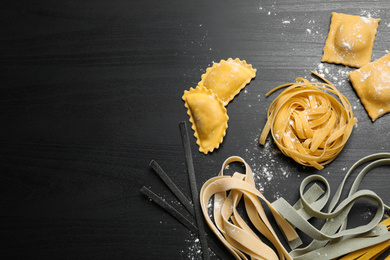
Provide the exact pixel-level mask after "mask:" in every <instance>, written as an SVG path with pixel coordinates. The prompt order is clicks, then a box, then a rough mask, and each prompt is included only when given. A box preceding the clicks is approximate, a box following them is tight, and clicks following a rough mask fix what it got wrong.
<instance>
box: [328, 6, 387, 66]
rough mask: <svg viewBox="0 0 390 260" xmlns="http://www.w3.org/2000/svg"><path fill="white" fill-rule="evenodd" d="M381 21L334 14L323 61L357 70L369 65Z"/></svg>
mask: <svg viewBox="0 0 390 260" xmlns="http://www.w3.org/2000/svg"><path fill="white" fill-rule="evenodd" d="M379 20H380V19H374V18H366V17H360V16H356V15H348V14H340V13H332V19H331V24H330V28H329V34H328V38H327V39H326V42H325V47H324V54H323V56H322V61H323V62H329V63H338V64H343V65H346V66H351V67H357V68H360V67H362V66H364V65H366V64H368V63H369V62H370V61H371V55H372V48H373V46H374V40H375V35H376V31H377V27H378V23H379Z"/></svg>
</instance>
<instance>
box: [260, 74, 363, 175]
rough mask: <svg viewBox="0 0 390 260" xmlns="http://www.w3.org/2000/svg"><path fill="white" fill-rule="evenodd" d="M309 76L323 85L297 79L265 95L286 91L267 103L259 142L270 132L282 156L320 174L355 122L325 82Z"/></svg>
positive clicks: (347, 105)
mask: <svg viewBox="0 0 390 260" xmlns="http://www.w3.org/2000/svg"><path fill="white" fill-rule="evenodd" d="M313 74H315V75H316V76H318V77H319V78H321V79H322V80H324V82H325V83H321V82H309V81H308V80H306V79H303V78H297V80H296V81H297V82H296V83H288V84H285V85H281V86H279V87H276V88H275V89H273V90H271V91H270V92H269V93H267V96H268V95H270V94H272V93H273V92H274V91H276V90H278V89H281V88H286V87H287V88H286V89H285V90H284V91H283V92H282V93H281V94H279V96H278V97H277V98H276V99H275V100H274V101H273V102H272V103H271V105H270V107H269V109H268V113H267V118H268V120H267V123H266V124H265V126H264V128H263V131H262V133H261V136H260V141H259V142H260V144H262V145H264V143H265V140H266V138H267V136H268V134H269V132H270V131H271V134H272V137H273V139H274V141H275V143H276V145H277V146H278V148H279V149H280V150H281V151H282V153H283V154H285V155H286V156H289V157H291V158H292V159H294V160H295V161H296V162H298V163H300V164H302V165H306V166H312V167H315V168H316V169H318V170H321V169H323V168H324V165H326V164H328V163H330V162H331V161H333V160H334V159H335V158H336V157H337V155H338V154H339V153H340V152H341V150H342V149H343V147H344V146H345V144H346V142H347V140H348V138H349V136H350V135H351V132H352V129H353V126H354V124H356V123H357V119H356V118H355V117H353V112H352V108H351V104H350V103H349V101H348V100H347V98H346V97H345V96H344V95H342V94H341V93H340V92H339V91H338V90H337V89H336V87H335V86H333V85H332V84H331V83H330V82H329V81H327V80H325V79H323V78H322V77H320V76H319V75H318V74H317V73H315V72H313ZM328 92H329V93H332V94H334V95H336V96H337V97H338V99H339V100H340V101H341V103H340V102H339V101H338V100H337V99H336V98H335V97H333V96H332V95H331V94H329V93H328Z"/></svg>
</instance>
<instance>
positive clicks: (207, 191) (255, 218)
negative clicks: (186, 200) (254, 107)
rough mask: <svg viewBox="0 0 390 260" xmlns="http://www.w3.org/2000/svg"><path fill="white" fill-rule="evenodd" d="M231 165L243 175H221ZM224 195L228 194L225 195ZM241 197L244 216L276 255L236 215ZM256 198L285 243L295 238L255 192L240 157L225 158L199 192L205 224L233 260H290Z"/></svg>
mask: <svg viewBox="0 0 390 260" xmlns="http://www.w3.org/2000/svg"><path fill="white" fill-rule="evenodd" d="M232 162H242V163H243V164H244V166H245V169H246V173H245V174H240V173H235V174H234V175H233V176H224V175H223V170H224V169H225V167H226V166H227V165H228V164H230V163H232ZM227 192H229V193H228V194H227ZM213 196H214V207H213V208H214V212H213V218H214V221H212V220H211V218H210V216H209V212H208V204H209V201H210V199H211V198H212V197H213ZM242 197H243V198H244V204H245V209H246V213H247V215H248V217H249V219H250V220H251V222H252V224H253V226H255V227H256V229H257V230H258V231H259V232H260V233H261V234H262V235H264V236H265V237H266V238H267V239H268V240H269V241H270V242H271V243H272V244H273V245H274V247H275V248H276V251H277V252H276V253H275V251H274V250H273V249H272V248H271V247H269V246H268V245H266V244H265V243H264V242H262V241H261V239H260V238H259V237H258V236H257V235H256V233H255V232H254V231H253V230H252V229H251V228H250V227H249V225H248V224H246V222H245V221H244V220H243V218H242V217H241V216H240V214H239V212H238V211H237V208H236V207H237V205H238V204H239V202H240V200H241V198H242ZM259 198H261V199H262V200H263V201H264V202H265V203H266V204H267V205H268V207H269V208H270V210H271V212H272V214H273V216H274V217H275V220H276V222H277V223H278V225H279V227H280V228H281V230H282V231H283V232H284V235H285V236H286V238H287V240H289V241H293V240H295V239H299V238H298V235H297V233H296V232H295V230H294V229H293V228H292V226H291V225H290V224H289V223H288V222H287V221H286V220H285V219H284V218H283V217H281V215H280V214H279V213H278V212H277V211H276V210H275V209H274V208H273V206H272V205H271V203H270V202H268V201H267V199H266V198H265V197H264V196H263V195H262V194H261V193H260V192H259V191H258V190H257V189H256V187H255V183H254V179H253V173H252V170H251V169H250V167H249V165H248V164H246V162H245V161H244V160H243V159H242V158H240V157H237V156H232V157H229V158H228V159H226V161H225V162H224V163H223V165H222V169H221V171H220V173H219V175H218V176H217V177H214V178H211V179H209V180H208V181H207V182H205V184H204V185H203V187H202V189H201V191H200V200H201V207H202V211H203V215H204V217H205V219H206V222H207V224H208V225H209V227H210V229H211V230H212V231H213V232H214V233H215V234H216V236H217V237H218V238H219V239H220V241H221V242H222V243H223V244H224V245H225V246H226V247H227V248H228V249H229V251H230V252H231V253H232V254H233V256H234V257H235V258H236V259H245V260H247V259H248V258H247V255H248V256H250V257H251V259H259V260H260V259H268V260H277V259H288V260H292V258H291V256H290V255H289V254H288V252H287V251H286V249H285V248H284V247H283V245H282V244H281V242H280V241H279V239H278V237H277V235H276V233H275V231H274V229H273V228H272V226H271V224H270V222H269V221H268V218H267V216H266V213H265V211H264V209H263V207H262V205H261V203H260V200H259Z"/></svg>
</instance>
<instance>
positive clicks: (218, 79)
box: [199, 58, 256, 106]
mask: <svg viewBox="0 0 390 260" xmlns="http://www.w3.org/2000/svg"><path fill="white" fill-rule="evenodd" d="M255 76H256V69H253V68H252V65H250V64H247V63H246V61H245V60H243V61H241V60H240V59H238V58H237V59H235V60H233V59H232V58H229V59H228V60H227V61H226V60H221V61H220V62H219V63H214V64H213V66H212V67H210V68H207V70H206V73H205V74H203V75H202V80H201V81H200V82H199V86H201V87H205V88H207V89H211V90H212V91H213V92H214V93H215V94H217V95H218V97H219V99H220V100H221V101H222V103H223V105H224V106H226V105H227V104H228V103H229V102H230V101H231V100H232V99H233V98H234V96H235V95H237V94H238V93H239V92H240V91H241V89H243V88H244V87H245V86H246V84H248V83H249V82H250V81H251V80H252V78H254V77H255Z"/></svg>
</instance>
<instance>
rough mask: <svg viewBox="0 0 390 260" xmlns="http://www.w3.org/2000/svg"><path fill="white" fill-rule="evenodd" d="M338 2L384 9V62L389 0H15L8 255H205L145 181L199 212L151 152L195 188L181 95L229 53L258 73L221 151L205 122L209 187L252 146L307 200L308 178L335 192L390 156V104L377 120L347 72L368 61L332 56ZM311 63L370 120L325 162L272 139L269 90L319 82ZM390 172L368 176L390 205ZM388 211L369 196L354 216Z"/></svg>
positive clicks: (273, 183)
mask: <svg viewBox="0 0 390 260" xmlns="http://www.w3.org/2000/svg"><path fill="white" fill-rule="evenodd" d="M333 11H335V12H341V13H348V14H354V15H363V16H371V17H374V18H381V21H380V24H379V27H378V33H377V36H376V41H375V44H374V49H373V55H372V60H375V59H377V58H380V57H382V56H383V55H385V54H386V53H387V52H388V50H390V40H389V39H390V27H389V26H390V4H389V2H388V1H314V0H312V1H295V0H294V1H253V0H249V1H232V0H228V1H203V0H202V1H179V0H177V1H171V0H169V1H158V0H145V1H126V0H113V1H102V0H95V1H76V0H64V1H49V0H37V1H11V0H3V1H1V3H0V28H1V30H0V32H1V37H0V66H1V72H0V73H1V74H0V75H1V84H0V91H1V95H0V98H1V102H0V108H1V112H0V120H1V127H0V220H1V221H0V230H1V231H0V234H1V235H0V238H1V243H0V252H1V253H0V255H2V256H3V257H2V258H3V259H4V258H5V259H121V258H124V259H200V257H201V254H200V252H199V249H200V244H199V242H198V241H197V238H196V235H194V234H192V233H191V232H190V231H188V230H187V229H186V228H185V227H184V226H182V225H181V224H180V223H178V222H177V221H176V220H175V219H174V218H173V217H171V216H170V215H169V214H167V213H166V212H165V211H163V210H162V209H160V208H159V207H158V206H157V205H156V204H155V203H153V202H151V201H150V200H149V199H148V198H146V197H145V196H143V195H142V194H141V193H140V189H141V188H142V187H143V186H146V187H148V188H150V189H152V190H153V191H154V192H156V193H157V194H158V195H160V196H162V197H163V198H164V199H165V200H166V201H167V202H169V203H171V204H173V205H174V206H175V207H176V208H178V209H179V210H180V211H181V212H183V213H184V214H185V211H184V210H183V208H181V207H180V205H179V204H178V203H177V201H176V199H175V198H174V197H173V196H172V194H171V193H170V192H169V191H168V189H167V188H166V186H165V185H164V184H163V183H162V182H161V180H159V178H158V177H157V175H155V174H154V172H153V171H152V170H151V168H150V167H149V163H150V161H151V160H152V159H154V160H156V161H157V162H158V163H159V164H160V165H161V167H162V168H163V169H164V170H165V171H166V172H167V173H168V175H169V176H171V177H172V178H173V180H174V181H175V183H176V184H177V185H178V186H179V187H180V189H182V191H183V192H184V193H185V194H186V195H187V196H188V197H190V190H189V183H188V177H187V174H186V165H185V159H184V153H183V148H182V143H181V137H180V133H179V122H181V121H186V122H187V123H188V116H187V114H186V109H185V108H184V104H183V101H182V100H181V96H182V94H183V92H184V90H188V89H189V88H191V87H196V85H197V83H198V82H199V81H200V77H201V75H202V74H203V73H204V72H205V70H206V68H207V67H209V66H211V65H212V63H213V62H219V61H220V60H221V59H227V58H229V57H232V58H240V59H245V60H246V61H247V62H248V63H250V64H252V65H253V67H254V68H256V69H257V77H256V78H255V79H254V80H253V81H252V82H251V83H250V84H249V85H248V86H247V87H246V88H245V89H244V90H243V91H242V92H241V93H240V94H239V95H238V96H236V98H235V99H234V100H233V101H232V102H231V103H230V104H229V105H228V107H227V111H228V115H229V118H230V119H229V128H228V130H227V135H226V137H225V138H224V141H223V144H222V145H221V147H220V148H219V149H218V150H216V151H215V152H213V153H212V154H208V155H204V154H202V153H199V152H198V147H197V146H196V145H195V138H194V137H193V136H192V131H191V132H190V133H191V136H190V141H191V145H192V153H193V160H194V168H195V173H196V177H197V181H198V186H199V187H201V185H202V184H203V183H204V182H205V181H206V180H207V179H209V178H211V177H213V176H215V175H217V173H218V171H219V169H220V167H221V165H222V163H223V161H224V160H225V159H226V158H228V157H229V156H232V155H238V156H241V157H243V158H244V159H245V160H246V161H247V162H248V163H249V165H250V166H251V167H252V169H253V170H254V172H255V180H256V185H257V186H258V188H259V189H260V190H261V191H263V193H264V195H265V196H266V197H267V198H268V199H269V200H270V201H273V200H275V199H277V198H279V197H285V198H286V199H287V200H288V201H289V202H290V203H294V202H295V201H296V199H297V198H298V186H299V184H300V182H301V181H302V180H303V178H304V177H305V176H307V175H309V174H312V173H320V174H322V175H324V176H325V177H326V178H327V179H328V181H329V182H330V184H331V188H332V193H333V192H334V190H335V189H336V187H337V186H338V184H339V183H340V181H341V179H342V178H343V176H344V175H345V173H346V171H347V169H348V168H349V167H350V166H351V165H352V164H353V163H354V162H355V161H357V160H358V159H360V158H361V157H363V156H366V155H369V154H372V153H375V152H390V141H389V140H390V139H389V135H390V131H389V129H390V116H389V115H385V116H383V117H381V118H379V119H378V120H377V121H375V122H374V123H373V122H371V120H370V118H369V117H368V116H367V113H366V111H365V110H364V107H363V106H362V104H361V103H360V102H359V98H358V97H357V95H356V93H355V92H354V90H353V88H352V86H351V84H350V83H349V81H348V77H347V73H348V72H350V71H352V70H353V69H352V68H347V67H345V66H340V65H335V64H323V67H321V65H320V61H321V56H322V49H323V47H324V43H325V40H326V36H327V33H328V30H329V24H330V17H331V13H332V12H333ZM312 70H316V71H319V70H322V73H323V74H324V76H325V77H326V78H327V79H328V80H330V81H331V82H333V83H334V84H335V85H336V87H338V89H339V90H340V91H341V92H342V93H343V94H344V95H345V96H346V97H347V98H348V99H349V100H350V102H351V104H352V106H353V108H354V113H355V116H356V117H357V119H358V120H359V122H358V123H357V125H356V126H355V127H354V130H353V133H352V135H351V138H350V140H349V141H348V143H347V145H346V147H345V148H344V150H343V151H342V153H341V154H340V155H339V156H338V158H337V159H336V160H335V161H334V162H332V163H331V164H330V165H328V166H327V167H326V168H325V169H324V170H322V171H320V172H318V171H316V170H313V169H309V168H305V167H302V166H300V165H297V164H296V163H295V162H293V161H292V160H290V159H288V158H286V157H284V156H283V155H282V154H281V153H280V152H279V151H278V149H277V148H276V146H275V145H274V144H273V142H272V140H270V139H268V141H267V145H266V146H265V147H260V146H259V145H258V138H259V135H260V132H261V130H262V127H263V126H264V123H265V121H266V110H267V108H268V106H269V104H270V103H271V101H272V100H273V99H274V98H275V97H276V95H273V96H271V97H269V98H266V96H265V93H266V92H268V91H269V90H271V89H272V88H274V87H276V86H278V85H280V84H283V83H288V82H294V80H295V79H296V78H297V77H305V78H308V79H309V80H311V79H312V76H311V73H310V72H311V71H312ZM187 126H188V127H190V125H189V123H188V124H187ZM189 130H190V129H189ZM388 178H389V176H388V167H381V168H379V169H377V170H375V172H373V173H372V174H370V176H369V177H367V178H365V179H364V181H363V183H362V187H363V188H368V189H373V190H374V191H375V192H377V193H378V194H379V195H380V196H381V197H382V199H383V200H384V202H385V203H387V204H390V198H389V195H388V191H389V181H388ZM349 183H350V182H349ZM373 210H374V209H373V208H372V207H371V206H370V205H369V204H366V203H365V202H364V201H363V202H361V203H360V204H359V205H357V209H355V213H354V217H353V218H352V220H351V223H360V222H359V221H364V220H366V221H367V219H369V217H370V215H372V214H371V213H372V211H373ZM187 215H188V214H187ZM388 252H389V251H387V254H388ZM213 259H218V258H217V257H216V256H213Z"/></svg>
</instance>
